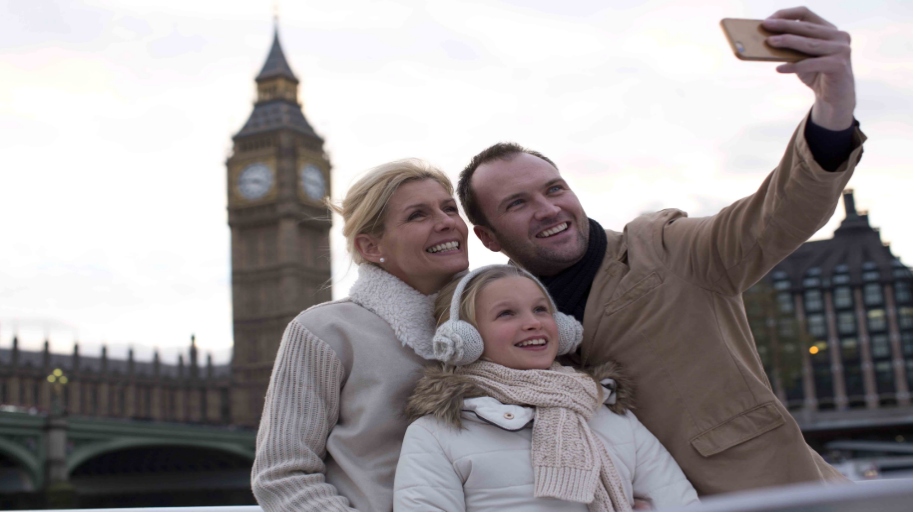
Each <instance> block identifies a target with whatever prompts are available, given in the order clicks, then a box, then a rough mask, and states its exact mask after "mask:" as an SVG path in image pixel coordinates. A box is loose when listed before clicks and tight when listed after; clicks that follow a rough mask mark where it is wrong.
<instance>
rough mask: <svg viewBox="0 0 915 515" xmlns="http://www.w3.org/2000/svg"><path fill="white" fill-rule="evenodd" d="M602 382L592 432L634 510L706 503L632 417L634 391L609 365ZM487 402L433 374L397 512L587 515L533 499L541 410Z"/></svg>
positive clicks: (407, 441) (458, 380) (413, 429)
mask: <svg viewBox="0 0 915 515" xmlns="http://www.w3.org/2000/svg"><path fill="white" fill-rule="evenodd" d="M593 375H594V377H595V378H598V379H604V381H602V383H603V384H605V390H604V394H605V398H604V403H605V404H606V406H601V407H600V409H598V410H597V411H596V412H595V413H594V416H593V417H592V418H591V419H590V420H589V424H590V426H591V430H592V431H593V432H594V434H595V435H596V436H597V438H598V439H599V440H600V442H601V444H603V446H604V448H606V449H607V453H608V454H609V455H610V459H611V460H612V461H613V464H614V466H615V467H616V471H617V473H618V474H619V476H620V479H621V481H622V486H623V490H624V492H625V494H626V497H627V499H628V501H629V503H630V505H631V504H632V501H633V495H634V496H635V497H638V498H640V499H643V500H646V501H651V503H652V504H653V505H654V506H655V507H656V508H660V509H673V508H676V507H680V506H684V505H687V504H691V503H695V502H697V501H698V499H697V497H696V491H695V490H694V489H693V487H692V486H691V485H690V484H689V481H687V480H686V477H685V476H684V475H683V472H682V471H681V470H680V467H678V466H677V464H676V463H675V462H674V460H673V458H671V456H670V454H669V453H668V452H667V451H666V450H665V449H664V447H663V446H662V445H661V444H660V442H658V439H657V438H655V437H654V436H653V435H652V434H651V433H650V432H648V430H647V429H645V426H643V425H642V424H640V423H639V421H638V419H637V418H636V417H635V415H633V414H632V411H629V409H628V407H629V405H630V402H631V399H632V392H631V386H630V381H629V380H628V379H627V378H626V377H624V376H622V375H621V374H620V371H619V370H618V369H617V367H615V366H613V365H610V364H608V365H604V366H602V367H600V370H596V371H594V372H593ZM607 379H612V381H607ZM608 388H609V389H608ZM482 393H483V392H482V391H481V390H479V388H478V387H476V386H475V385H474V384H473V382H472V381H471V380H469V379H468V378H466V377H462V376H459V375H455V374H452V373H450V372H449V371H442V369H441V367H434V368H430V369H428V370H427V372H426V375H425V377H424V378H423V379H422V380H421V381H420V382H419V385H418V386H417V388H416V393H415V394H413V396H412V397H411V398H410V402H409V407H408V410H409V411H408V412H409V413H410V415H411V416H413V417H416V416H420V417H421V418H419V419H418V420H416V421H415V422H413V424H411V425H410V427H409V428H407V434H406V435H405V436H404V442H403V447H402V448H401V454H400V461H399V462H398V464H397V476H396V478H395V480H394V509H395V511H426V512H429V511H553V512H561V511H588V506H587V505H586V504H584V503H579V502H573V501H564V500H561V499H555V498H551V497H534V467H533V464H532V463H531V434H532V433H531V428H532V425H533V418H534V413H535V409H534V408H531V407H525V406H516V405H509V404H502V403H501V402H499V401H497V400H496V399H493V398H492V397H486V396H481V394H482Z"/></svg>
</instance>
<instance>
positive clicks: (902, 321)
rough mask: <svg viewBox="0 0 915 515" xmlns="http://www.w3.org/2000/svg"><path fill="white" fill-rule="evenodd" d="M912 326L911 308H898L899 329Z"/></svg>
mask: <svg viewBox="0 0 915 515" xmlns="http://www.w3.org/2000/svg"><path fill="white" fill-rule="evenodd" d="M911 328H912V308H910V307H908V306H906V307H903V308H899V329H911Z"/></svg>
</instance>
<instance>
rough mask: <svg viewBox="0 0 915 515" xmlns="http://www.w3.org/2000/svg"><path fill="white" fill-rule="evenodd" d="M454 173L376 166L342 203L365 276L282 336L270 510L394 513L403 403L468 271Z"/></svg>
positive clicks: (265, 471) (265, 420) (267, 458)
mask: <svg viewBox="0 0 915 515" xmlns="http://www.w3.org/2000/svg"><path fill="white" fill-rule="evenodd" d="M452 194H453V189H452V185H451V182H450V181H449V180H448V178H447V177H446V176H445V175H444V174H443V173H442V172H441V171H439V170H437V169H435V168H433V167H431V166H430V165H428V164H426V163H423V162H421V161H418V160H404V161H397V162H393V163H388V164H385V165H382V166H379V167H378V168H375V169H373V170H372V171H370V172H369V173H368V174H367V175H366V176H365V177H363V178H362V179H360V180H359V181H358V182H356V183H355V184H354V185H353V186H352V187H351V188H350V190H349V192H347V195H346V198H345V199H344V200H343V203H342V205H341V206H332V207H333V209H335V211H337V212H338V213H340V214H341V215H342V216H343V220H344V226H343V235H344V236H345V237H346V241H347V249H348V250H349V252H350V254H351V256H352V258H353V261H354V262H355V263H356V264H358V265H359V277H358V279H357V280H356V282H355V284H354V285H353V287H352V289H351V290H350V296H349V297H348V298H346V299H342V300H337V301H332V302H326V303H324V304H320V305H318V306H314V307H312V308H309V309H308V310H306V311H304V312H302V313H301V314H300V315H299V316H297V317H296V318H295V319H294V320H293V321H292V322H290V323H289V326H288V327H287V328H286V332H285V334H284V335H283V339H282V341H281V343H280V349H279V352H278V354H277V358H276V363H275V364H274V368H273V374H272V376H271V378H270V386H269V388H268V390H267V398H266V402H265V405H264V413H263V417H262V418H261V425H260V429H259V430H258V434H257V452H256V456H255V459H254V467H253V469H252V471H251V485H252V489H253V491H254V496H255V497H256V498H257V501H258V503H259V504H260V505H261V507H262V508H264V509H265V510H268V511H272V510H283V511H308V510H317V511H332V510H347V509H356V510H360V511H390V510H391V509H392V507H393V484H394V471H395V468H396V466H397V458H398V456H399V454H400V445H401V441H402V439H403V435H404V432H405V431H406V429H407V424H408V422H407V420H406V419H405V418H404V417H403V407H404V405H405V402H406V399H407V397H408V396H409V395H410V393H412V391H413V388H414V386H415V384H416V381H417V380H418V379H419V377H420V376H421V375H422V369H423V366H424V365H426V364H427V363H428V362H427V361H426V360H425V359H423V358H422V357H421V356H420V355H418V354H417V353H416V352H414V349H413V347H414V346H416V345H425V346H428V342H429V341H431V338H432V335H433V333H434V330H435V328H434V320H433V317H432V305H433V301H434V298H435V294H436V292H438V290H440V289H441V288H442V286H444V285H445V284H446V283H448V281H449V280H450V279H451V277H452V276H454V274H456V273H457V272H460V271H462V270H465V269H467V264H468V263H467V226H466V225H465V224H464V221H463V220H462V219H461V217H460V215H459V213H458V207H457V203H456V202H455V200H454V198H453V196H452Z"/></svg>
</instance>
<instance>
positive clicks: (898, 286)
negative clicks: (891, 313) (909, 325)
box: [893, 279, 912, 304]
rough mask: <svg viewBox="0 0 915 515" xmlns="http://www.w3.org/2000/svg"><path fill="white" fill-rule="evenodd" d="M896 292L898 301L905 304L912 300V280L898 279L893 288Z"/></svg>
mask: <svg viewBox="0 0 915 515" xmlns="http://www.w3.org/2000/svg"><path fill="white" fill-rule="evenodd" d="M893 289H894V290H895V292H896V302H898V303H900V304H904V303H907V302H912V280H911V279H910V280H908V281H896V283H895V284H894V288H893Z"/></svg>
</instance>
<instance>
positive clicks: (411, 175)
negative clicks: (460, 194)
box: [326, 158, 454, 265]
mask: <svg viewBox="0 0 915 515" xmlns="http://www.w3.org/2000/svg"><path fill="white" fill-rule="evenodd" d="M426 179H432V180H433V181H435V182H437V183H439V184H441V186H442V187H443V188H445V191H447V192H448V194H449V195H452V196H453V195H454V186H452V184H451V180H450V179H448V176H446V175H445V174H444V173H443V172H442V171H441V170H439V169H438V168H436V167H434V166H432V165H431V164H429V163H427V162H425V161H423V160H421V159H412V158H411V159H401V160H399V161H392V162H390V163H385V164H383V165H379V166H376V167H375V168H372V169H371V170H369V171H368V172H366V174H365V175H363V176H362V177H361V178H360V179H359V180H358V181H356V182H355V184H353V185H352V186H351V187H350V189H349V191H347V192H346V197H345V198H344V199H343V201H342V202H341V203H339V204H335V203H333V202H331V201H330V200H328V201H326V202H327V207H329V208H330V209H331V210H333V211H334V212H335V213H337V214H339V215H340V216H342V217H343V237H344V238H346V250H347V251H348V252H349V253H350V256H351V257H352V259H353V262H355V263H356V264H357V265H358V264H362V263H363V262H365V260H364V259H363V258H362V255H361V254H359V252H357V251H356V248H355V246H356V236H358V235H360V234H368V235H371V236H381V235H382V234H384V216H385V214H386V212H387V206H388V202H389V201H390V200H391V197H392V196H393V195H394V192H396V191H397V189H398V188H400V187H401V186H402V185H403V184H405V183H407V182H413V181H422V180H426Z"/></svg>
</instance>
